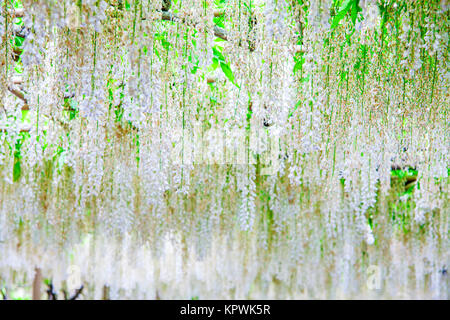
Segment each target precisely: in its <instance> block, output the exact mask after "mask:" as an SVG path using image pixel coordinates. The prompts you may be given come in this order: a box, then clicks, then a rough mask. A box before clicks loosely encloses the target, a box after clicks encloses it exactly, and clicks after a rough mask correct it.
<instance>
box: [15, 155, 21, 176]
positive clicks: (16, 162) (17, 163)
mask: <svg viewBox="0 0 450 320" xmlns="http://www.w3.org/2000/svg"><path fill="white" fill-rule="evenodd" d="M20 174H21V169H20V159H19V158H14V167H13V181H14V182H16V181H17V180H19V179H20Z"/></svg>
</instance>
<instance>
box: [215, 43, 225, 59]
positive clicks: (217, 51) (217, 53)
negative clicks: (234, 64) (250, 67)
mask: <svg viewBox="0 0 450 320" xmlns="http://www.w3.org/2000/svg"><path fill="white" fill-rule="evenodd" d="M221 50H222V48H221V47H219V46H214V47H213V54H214V57H215V58H216V59H217V60H219V61H220V62H225V61H226V59H225V57H224V55H223V54H222V52H221Z"/></svg>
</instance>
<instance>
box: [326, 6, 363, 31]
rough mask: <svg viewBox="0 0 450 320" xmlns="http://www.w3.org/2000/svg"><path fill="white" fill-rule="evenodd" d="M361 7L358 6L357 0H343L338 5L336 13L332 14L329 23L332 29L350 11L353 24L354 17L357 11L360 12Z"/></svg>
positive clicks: (354, 21) (356, 15)
mask: <svg viewBox="0 0 450 320" xmlns="http://www.w3.org/2000/svg"><path fill="white" fill-rule="evenodd" d="M361 11H362V9H361V7H360V6H359V0H345V1H344V3H342V5H341V6H340V9H339V11H338V13H337V14H336V15H335V16H334V18H333V22H332V23H331V28H332V29H334V28H336V27H337V26H338V25H339V22H340V21H341V20H342V19H343V18H344V17H345V16H346V15H347V13H349V12H350V17H351V19H352V22H353V24H355V23H356V18H357V17H358V13H359V12H361Z"/></svg>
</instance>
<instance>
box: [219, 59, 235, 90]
mask: <svg viewBox="0 0 450 320" xmlns="http://www.w3.org/2000/svg"><path fill="white" fill-rule="evenodd" d="M220 68H221V69H222V71H223V73H224V74H225V76H226V77H227V78H228V80H230V81H231V83H233V84H234V85H235V86H236V87H238V88H239V86H238V85H237V84H236V82H235V81H234V75H233V71H232V70H231V68H230V66H229V65H228V64H226V63H224V62H220Z"/></svg>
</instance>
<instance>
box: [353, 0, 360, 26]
mask: <svg viewBox="0 0 450 320" xmlns="http://www.w3.org/2000/svg"><path fill="white" fill-rule="evenodd" d="M361 11H362V9H361V7H360V6H359V0H356V1H354V2H353V5H352V12H351V16H352V22H353V24H355V23H356V18H357V16H358V12H361Z"/></svg>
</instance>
